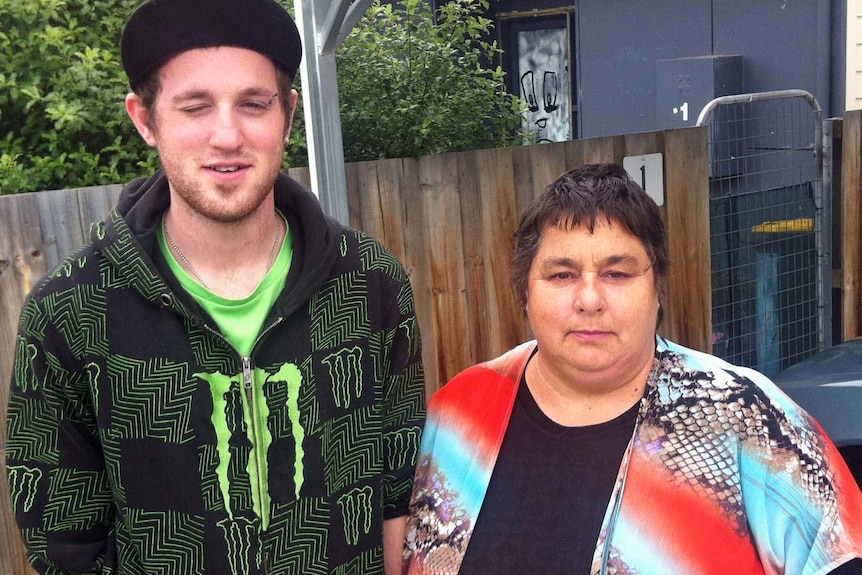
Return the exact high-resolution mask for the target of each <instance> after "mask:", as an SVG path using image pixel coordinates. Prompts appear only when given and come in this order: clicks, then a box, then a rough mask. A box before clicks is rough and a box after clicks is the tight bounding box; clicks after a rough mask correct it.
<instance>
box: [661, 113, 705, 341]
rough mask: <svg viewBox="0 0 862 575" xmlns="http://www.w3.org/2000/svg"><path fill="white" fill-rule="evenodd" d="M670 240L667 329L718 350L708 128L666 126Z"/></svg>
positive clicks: (682, 338) (672, 334)
mask: <svg viewBox="0 0 862 575" xmlns="http://www.w3.org/2000/svg"><path fill="white" fill-rule="evenodd" d="M662 153H663V155H664V182H665V205H666V207H667V212H666V213H667V221H666V223H667V233H668V238H667V243H668V255H669V256H670V261H671V266H670V273H669V274H668V282H667V301H668V302H669V305H668V306H667V307H666V309H665V318H664V323H663V326H662V329H661V330H660V331H662V332H664V333H665V334H666V335H667V336H668V337H669V338H670V339H672V340H674V341H676V342H678V343H680V344H682V345H685V346H688V347H692V348H694V349H699V350H701V351H705V352H711V351H712V278H711V265H710V237H709V160H708V159H709V149H708V146H707V129H706V128H705V127H701V128H680V129H676V130H667V131H665V132H664V151H663V152H662Z"/></svg>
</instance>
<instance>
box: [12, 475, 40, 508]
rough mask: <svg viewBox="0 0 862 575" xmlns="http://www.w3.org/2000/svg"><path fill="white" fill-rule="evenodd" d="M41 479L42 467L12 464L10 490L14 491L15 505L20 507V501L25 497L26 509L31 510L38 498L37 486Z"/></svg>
mask: <svg viewBox="0 0 862 575" xmlns="http://www.w3.org/2000/svg"><path fill="white" fill-rule="evenodd" d="M41 479H42V470H41V469H38V468H35V467H25V466H23V465H14V466H10V467H9V491H10V492H11V493H12V503H13V505H14V506H15V507H18V502H19V500H20V499H21V498H22V497H23V498H24V511H30V510H31V509H32V508H33V501H34V500H35V498H36V487H37V485H38V483H39V481H41Z"/></svg>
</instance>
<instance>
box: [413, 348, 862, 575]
mask: <svg viewBox="0 0 862 575" xmlns="http://www.w3.org/2000/svg"><path fill="white" fill-rule="evenodd" d="M535 347H536V344H535V342H529V343H526V344H523V345H521V346H519V347H517V348H515V349H513V350H511V351H510V352H508V353H506V354H505V355H503V356H501V357H499V358H497V359H495V360H493V361H490V362H487V363H484V364H480V365H477V366H474V367H472V368H470V369H468V370H466V371H464V372H462V373H461V374H459V375H458V376H456V377H455V378H454V379H453V380H452V381H451V382H450V383H449V384H447V385H446V386H444V387H443V388H442V389H441V390H440V391H438V392H437V393H436V394H435V395H434V397H433V398H432V399H431V401H430V402H429V406H428V421H427V424H426V427H425V434H424V436H423V440H422V449H421V454H420V461H419V465H418V468H417V474H416V481H415V483H414V488H413V489H414V490H413V497H412V501H411V505H410V507H411V517H410V520H409V524H408V545H407V550H406V551H405V559H406V563H405V573H409V574H410V575H447V574H455V573H458V570H459V567H460V565H461V561H462V559H463V557H464V554H465V552H466V550H467V548H468V545H469V543H470V535H471V533H472V530H473V526H474V525H475V524H476V519H477V517H478V515H479V513H481V507H482V500H483V497H484V495H485V493H486V491H487V487H488V482H489V481H490V478H491V474H492V472H493V469H494V462H495V460H496V457H497V454H498V453H499V450H500V445H501V443H502V440H503V436H504V434H505V431H506V426H507V424H508V420H509V416H510V413H511V410H512V406H513V404H514V400H515V395H516V390H517V388H518V385H519V383H520V381H521V378H522V375H523V373H524V369H525V367H526V364H527V361H528V359H529V357H530V355H531V354H532V353H533V351H534V350H535ZM633 431H634V433H633V436H632V439H631V441H630V443H629V446H628V448H627V451H626V454H625V456H624V458H623V462H622V465H621V468H620V471H619V474H618V477H617V481H616V485H615V487H614V490H613V494H612V496H611V499H610V502H609V504H608V507H607V511H606V513H605V517H604V520H603V525H602V529H601V532H600V534H598V538H597V542H596V549H595V554H594V556H593V565H592V569H591V573H592V574H593V575H597V574H609V575H623V574H632V575H634V574H637V575H667V574H668V573H686V574H688V575H703V574H707V573H709V574H715V575H728V574H734V575H736V574H743V573H744V574H746V575H748V574H756V573H767V574H792V575H820V574H824V573H828V572H829V571H831V570H832V569H833V568H835V567H836V566H838V565H840V564H842V563H844V562H846V561H848V560H849V559H851V558H853V557H860V556H862V494H860V492H859V488H858V487H857V485H856V483H855V481H854V480H853V477H852V476H851V475H850V472H849V471H848V469H847V466H846V465H845V464H844V462H843V460H841V459H840V456H839V454H838V453H837V450H836V449H835V447H834V446H833V444H832V443H831V441H830V440H829V439H828V438H827V437H826V435H825V434H824V433H823V431H822V429H821V428H820V426H819V425H818V424H817V423H816V422H815V421H814V420H812V419H811V417H810V416H808V415H807V414H806V413H805V412H804V411H803V410H802V409H800V408H799V407H798V406H796V405H795V404H794V403H792V402H791V401H790V400H789V399H788V398H787V396H786V395H784V393H783V392H781V391H780V390H779V389H778V388H777V387H776V386H775V385H774V384H773V383H772V382H771V381H769V380H768V379H767V378H766V377H764V376H763V375H761V374H759V373H757V372H755V371H753V370H750V369H745V368H739V367H735V366H732V365H730V364H728V363H726V362H724V361H722V360H720V359H718V358H715V357H713V356H710V355H706V354H703V353H699V352H695V351H692V350H689V349H686V348H683V347H681V346H678V345H675V344H672V343H670V342H667V341H664V340H661V339H659V340H658V345H657V348H656V356H655V364H654V366H653V369H652V372H651V374H650V376H649V381H648V387H647V391H646V393H645V395H644V398H643V399H642V401H641V406H640V408H639V413H638V420H637V424H636V427H635V429H634V430H633ZM536 535H537V536H538V537H540V536H541V534H539V533H537V534H536Z"/></svg>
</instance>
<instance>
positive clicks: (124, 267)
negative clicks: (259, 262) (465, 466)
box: [7, 172, 425, 575]
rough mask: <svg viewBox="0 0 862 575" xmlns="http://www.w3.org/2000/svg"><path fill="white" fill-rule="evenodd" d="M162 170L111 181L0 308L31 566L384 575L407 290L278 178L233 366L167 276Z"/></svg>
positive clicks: (21, 520)
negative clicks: (282, 265)
mask: <svg viewBox="0 0 862 575" xmlns="http://www.w3.org/2000/svg"><path fill="white" fill-rule="evenodd" d="M168 202H169V195H168V186H167V180H166V179H165V176H164V174H163V173H162V172H159V173H157V174H155V175H154V176H153V177H151V178H149V179H147V180H146V181H143V180H138V181H136V182H133V183H132V184H130V185H129V186H128V187H127V188H126V189H125V190H124V191H123V193H122V194H121V196H120V200H119V204H118V207H117V209H116V210H114V211H113V212H112V213H111V215H110V217H109V219H108V220H107V221H106V222H105V223H102V224H99V225H97V226H95V227H94V229H93V232H92V243H91V244H90V245H88V246H86V247H85V248H83V249H82V250H81V251H79V252H78V253H76V254H74V255H72V256H70V257H69V258H68V259H66V260H65V261H64V262H63V263H62V264H61V265H60V266H59V268H57V269H56V270H55V271H54V272H53V273H51V274H50V276H49V277H47V278H46V279H45V280H44V281H43V282H42V283H41V284H40V285H38V286H37V287H36V288H35V289H34V291H33V293H32V294H31V296H30V297H29V298H28V300H27V302H26V304H25V307H24V311H23V313H22V316H21V322H20V330H19V334H18V339H17V354H16V360H15V366H14V375H13V381H12V388H11V401H10V405H9V411H8V448H7V457H8V461H7V472H8V476H9V483H10V487H11V492H12V499H13V504H14V507H15V510H16V516H17V521H18V524H19V527H20V528H21V531H22V534H23V537H24V541H25V543H26V545H27V548H28V555H29V558H30V560H31V562H32V563H33V565H34V566H35V567H36V569H37V570H38V571H40V572H41V573H47V574H50V575H64V574H70V573H75V574H84V573H86V574H94V573H99V574H110V573H115V574H117V575H143V574H145V573H146V574H149V575H156V574H160V573H161V574H165V575H256V574H259V573H266V574H269V575H288V574H292V575H313V574H326V573H341V574H347V573H354V574H357V575H367V574H369V573H381V574H382V572H383V567H382V565H383V562H382V524H383V521H384V519H385V518H388V517H393V516H396V515H404V514H405V513H406V512H407V504H408V502H409V497H410V490H411V486H412V479H413V470H414V469H415V461H416V459H415V458H416V454H417V452H418V447H419V438H420V429H421V425H422V422H423V419H424V409H425V402H424V396H425V390H424V378H423V373H422V364H421V345H420V340H419V331H418V328H417V324H416V318H415V315H414V309H413V296H412V291H411V288H410V284H409V282H408V278H407V275H406V274H405V272H404V270H403V268H402V267H401V265H400V264H399V263H398V262H397V261H396V259H395V258H394V257H393V256H392V254H391V253H389V252H388V251H387V250H386V249H385V248H383V246H381V245H380V244H379V243H378V242H376V241H375V240H373V239H372V238H370V237H368V236H366V235H364V234H362V233H359V232H357V231H353V230H350V229H345V228H343V227H342V226H341V225H340V224H338V223H337V222H335V221H334V220H331V219H330V218H327V217H325V216H324V214H323V211H322V210H321V209H320V206H319V204H318V203H317V200H316V199H315V198H314V196H313V195H311V194H310V193H309V192H308V191H306V190H304V189H302V188H301V187H300V186H299V185H298V184H297V183H296V182H294V181H293V180H291V179H289V178H288V177H287V176H285V175H281V176H280V177H279V180H278V182H277V184H276V206H277V207H278V208H279V210H280V211H281V212H282V214H284V216H285V217H286V219H287V221H288V223H289V225H290V233H291V235H292V239H293V260H292V265H291V268H290V271H289V273H288V276H287V279H286V284H285V289H284V291H283V292H282V294H281V295H280V296H279V298H278V300H277V301H276V303H275V305H274V306H273V309H272V310H271V312H270V317H269V318H268V319H267V321H266V324H265V326H264V329H263V332H262V334H261V335H260V337H259V338H258V340H257V342H256V343H255V345H254V348H253V351H252V353H251V354H250V356H249V357H241V356H240V354H239V353H238V352H237V351H235V350H234V349H233V348H232V347H231V346H230V345H229V344H228V342H227V340H226V339H225V338H224V336H222V334H221V333H220V332H219V330H218V328H217V327H216V326H215V324H214V323H213V322H212V320H211V319H210V318H209V316H208V315H207V314H206V313H205V312H204V311H203V310H202V309H201V308H200V307H199V306H198V305H197V304H196V303H195V301H194V300H192V299H191V298H190V297H189V296H188V294H187V293H186V292H185V291H184V290H182V288H180V287H179V286H178V285H177V282H176V280H175V278H174V276H173V274H172V273H171V272H170V271H169V269H168V268H167V264H166V263H165V262H164V259H163V257H162V255H161V251H160V249H159V247H158V245H157V240H156V232H157V230H158V226H159V223H160V222H161V214H162V213H163V212H164V210H165V209H166V208H167V207H168Z"/></svg>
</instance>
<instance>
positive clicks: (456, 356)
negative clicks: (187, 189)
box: [0, 128, 711, 575]
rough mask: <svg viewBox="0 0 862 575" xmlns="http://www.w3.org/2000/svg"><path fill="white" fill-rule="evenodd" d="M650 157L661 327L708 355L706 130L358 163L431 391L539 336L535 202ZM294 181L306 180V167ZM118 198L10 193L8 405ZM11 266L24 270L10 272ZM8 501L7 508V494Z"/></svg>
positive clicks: (2, 277)
mask: <svg viewBox="0 0 862 575" xmlns="http://www.w3.org/2000/svg"><path fill="white" fill-rule="evenodd" d="M651 153H662V154H663V158H664V171H665V175H664V181H665V187H666V190H665V197H666V201H665V205H664V206H662V208H661V210H662V214H663V216H664V218H665V221H666V222H667V223H668V249H669V253H670V255H671V260H672V262H673V267H672V270H671V276H670V277H669V279H668V286H667V293H666V295H665V297H664V298H663V300H662V305H663V307H664V309H665V320H664V323H663V325H662V326H661V332H662V334H664V335H666V336H668V337H670V338H672V339H674V340H676V341H678V342H679V343H681V344H683V345H688V346H691V347H694V348H697V349H701V350H704V351H710V349H711V338H710V334H711V325H710V303H709V302H710V279H709V278H710V269H709V265H710V261H709V238H708V234H707V230H708V228H709V220H708V215H709V214H708V210H707V205H708V204H707V196H708V182H707V180H708V173H709V168H708V162H707V161H708V153H707V137H706V129H705V128H685V129H679V130H669V131H666V132H656V133H645V134H632V135H626V136H613V137H608V138H595V139H590V140H575V141H569V142H560V143H552V144H542V145H537V146H529V147H518V148H506V149H500V150H483V151H474V152H463V153H459V154H444V155H440V156H427V157H422V158H414V159H400V160H381V161H379V162H361V163H357V164H350V165H348V167H347V168H348V169H347V176H348V195H349V205H350V214H351V223H352V225H353V226H355V227H357V228H359V229H362V230H363V231H366V232H368V233H370V234H371V235H373V236H375V237H377V238H378V239H380V240H381V242H382V243H383V244H384V245H386V246H388V247H389V248H390V249H391V250H392V251H393V252H394V253H395V254H397V255H398V256H399V258H401V259H402V261H403V263H404V265H405V267H406V269H407V270H408V272H409V273H410V276H411V282H412V284H413V288H414V292H415V298H416V308H417V317H418V318H419V323H420V326H421V328H422V335H423V355H424V357H425V360H426V362H425V369H426V376H427V380H428V385H427V388H428V391H429V392H432V391H434V390H436V389H437V388H438V387H439V386H440V385H441V384H442V383H444V382H445V381H447V380H448V379H450V378H451V377H453V376H454V375H455V374H456V373H457V372H458V371H460V370H462V369H464V368H466V367H468V366H469V365H471V364H473V363H477V362H480V361H484V360H487V359H490V358H491V357H494V356H496V355H499V354H500V353H502V352H503V351H505V350H507V349H509V348H510V347H513V346H514V345H516V344H517V343H520V342H521V341H523V340H524V339H526V338H528V337H530V335H529V334H530V330H529V326H528V325H527V323H526V321H525V317H524V314H523V310H522V309H521V306H520V304H519V303H518V298H517V296H516V294H515V293H514V290H513V288H512V287H511V284H510V281H509V277H510V275H509V262H510V259H511V250H512V247H513V243H512V234H513V233H514V231H515V229H516V227H517V223H518V216H519V215H520V213H521V212H522V211H523V209H524V207H525V206H526V204H527V203H528V202H529V201H530V200H531V199H532V198H534V197H535V196H536V195H538V194H539V193H541V191H542V190H544V188H545V187H546V186H547V185H548V184H550V183H551V182H552V181H553V180H554V179H556V177H557V176H559V175H560V174H561V173H562V172H563V171H565V170H566V169H569V168H572V167H575V166H577V165H580V164H583V163H588V162H596V161H613V162H617V163H620V164H622V162H623V157H624V155H626V154H629V155H641V154H651ZM291 175H292V176H294V177H295V178H296V179H298V180H300V181H304V182H307V181H308V174H307V170H303V169H295V170H291ZM119 190H120V186H100V187H98V188H91V189H82V190H62V191H55V192H40V193H38V194H21V195H18V196H0V303H2V304H3V306H4V307H3V311H2V314H0V315H2V317H0V320H2V321H0V344H2V346H0V347H2V348H0V405H2V406H3V407H2V409H5V405H6V401H7V397H8V384H9V380H10V376H11V369H12V351H13V349H14V341H15V333H14V332H15V324H16V320H17V316H18V314H19V313H20V309H21V305H22V304H23V298H24V295H25V294H26V292H27V291H28V289H29V287H31V286H32V285H33V284H34V283H35V281H37V280H38V278H39V277H40V276H42V275H43V274H45V273H46V272H47V271H48V269H50V268H53V267H54V266H55V265H56V264H57V263H58V259H59V258H61V257H63V256H64V255H65V253H62V252H68V251H71V250H72V249H73V248H74V247H76V245H80V243H82V242H83V241H84V238H85V237H86V236H85V231H86V230H87V229H88V227H89V222H90V221H93V220H98V219H102V218H103V217H104V216H105V214H106V213H107V210H108V206H109V205H110V204H112V203H113V202H114V201H115V199H116V197H117V194H118V193H119ZM9 234H12V237H9ZM76 234H77V236H76ZM3 262H17V263H15V264H14V265H10V266H9V267H6V268H5V269H4V265H3ZM13 269H14V271H12V270H13ZM25 269H26V270H27V274H26V277H27V278H28V279H27V280H26V282H25V279H24V278H25V274H24V273H23V272H22V270H25ZM25 284H26V285H25ZM4 418H5V413H4V412H0V449H5V445H6V439H5V419H4ZM4 485H5V481H4V480H2V479H0V491H4V492H5V491H6V487H4ZM0 499H2V500H3V501H6V502H8V493H0ZM0 523H2V528H3V530H5V531H7V532H9V533H11V534H13V536H14V537H4V538H2V542H0V573H3V574H9V575H23V574H24V573H25V572H27V570H26V568H25V567H24V565H23V557H24V556H23V554H22V553H21V551H20V548H19V546H18V539H17V535H16V532H15V529H14V527H13V526H12V525H13V520H12V515H11V510H10V509H9V508H8V506H7V507H4V506H3V504H2V502H0ZM0 537H2V535H0ZM4 546H5V548H4Z"/></svg>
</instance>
